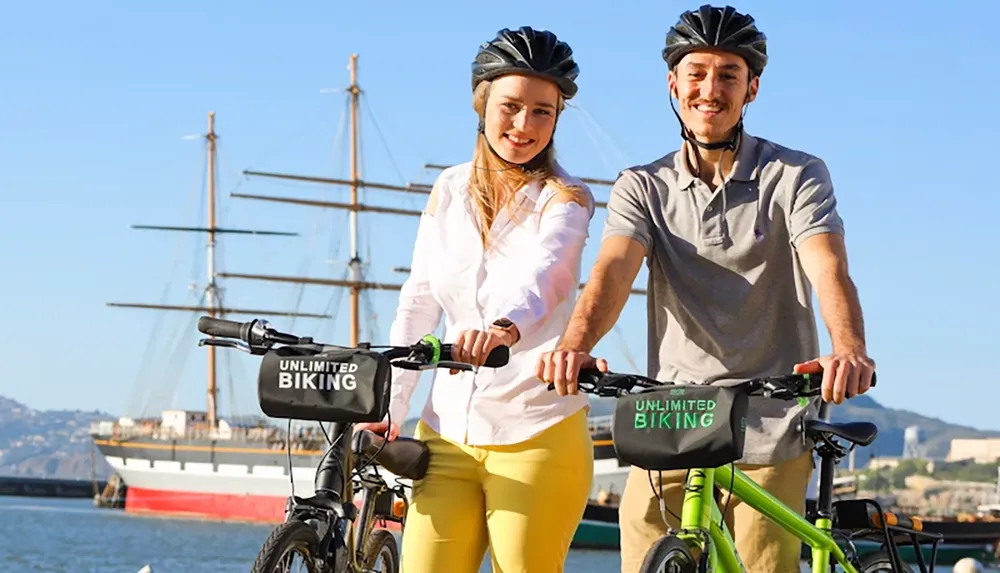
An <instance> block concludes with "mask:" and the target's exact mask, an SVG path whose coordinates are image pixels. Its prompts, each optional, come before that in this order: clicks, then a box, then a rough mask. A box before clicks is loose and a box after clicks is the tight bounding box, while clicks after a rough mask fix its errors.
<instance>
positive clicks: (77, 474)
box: [0, 396, 1000, 479]
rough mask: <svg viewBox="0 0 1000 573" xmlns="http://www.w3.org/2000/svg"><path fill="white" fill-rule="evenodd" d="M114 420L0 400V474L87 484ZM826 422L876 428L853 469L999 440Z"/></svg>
mask: <svg viewBox="0 0 1000 573" xmlns="http://www.w3.org/2000/svg"><path fill="white" fill-rule="evenodd" d="M591 405H592V409H591V415H592V416H603V415H610V414H611V413H612V412H613V409H614V406H613V402H612V401H611V400H610V399H606V398H601V399H592V400H591ZM113 417H114V416H112V415H110V414H107V413H104V412H97V411H94V412H84V411H76V410H48V411H43V410H33V409H31V408H29V407H27V406H25V405H24V404H21V403H19V402H16V401H14V400H11V399H8V398H4V397H2V396H0V474H8V475H9V474H13V475H32V476H48V477H67V478H83V479H89V477H90V471H91V469H90V451H89V447H90V446H91V444H92V443H93V442H92V440H91V437H90V435H89V434H88V427H89V425H90V423H91V422H92V421H95V420H106V419H110V418H113ZM831 419H832V420H834V421H851V420H870V421H872V422H874V423H875V424H877V425H878V427H879V437H878V440H876V441H875V443H874V444H873V445H872V446H870V447H868V448H859V449H858V452H857V454H856V456H855V460H856V463H857V466H858V467H864V466H865V465H866V464H867V463H868V459H869V457H870V456H871V455H872V454H875V455H879V456H899V455H901V454H902V452H903V435H904V432H905V431H906V428H907V427H909V426H912V425H916V426H919V427H920V430H921V437H922V448H923V451H924V455H925V456H927V457H930V458H936V459H941V458H944V457H945V455H946V454H947V453H948V448H949V446H950V443H951V440H952V439H955V438H987V437H1000V432H998V431H983V430H978V429H976V428H971V427H966V426H960V425H956V424H949V423H947V422H944V421H942V420H939V419H937V418H932V417H929V416H924V415H921V414H917V413H915V412H910V411H907V410H896V409H892V408H886V407H885V406H882V405H881V404H879V403H878V402H876V401H875V400H873V399H871V398H869V397H868V396H861V397H859V398H855V399H854V400H851V401H849V402H847V403H845V404H842V405H840V406H835V407H833V408H832V415H831ZM416 423H417V420H416V419H415V418H413V419H409V420H407V421H406V423H405V424H403V427H402V433H403V434H404V435H407V436H411V435H413V430H414V428H415V427H416ZM94 462H95V465H96V473H97V477H98V479H106V478H107V477H108V476H110V475H111V473H112V470H111V467H110V466H109V465H108V464H107V462H105V461H104V459H103V458H102V457H101V455H100V454H99V453H98V452H96V451H95V455H94Z"/></svg>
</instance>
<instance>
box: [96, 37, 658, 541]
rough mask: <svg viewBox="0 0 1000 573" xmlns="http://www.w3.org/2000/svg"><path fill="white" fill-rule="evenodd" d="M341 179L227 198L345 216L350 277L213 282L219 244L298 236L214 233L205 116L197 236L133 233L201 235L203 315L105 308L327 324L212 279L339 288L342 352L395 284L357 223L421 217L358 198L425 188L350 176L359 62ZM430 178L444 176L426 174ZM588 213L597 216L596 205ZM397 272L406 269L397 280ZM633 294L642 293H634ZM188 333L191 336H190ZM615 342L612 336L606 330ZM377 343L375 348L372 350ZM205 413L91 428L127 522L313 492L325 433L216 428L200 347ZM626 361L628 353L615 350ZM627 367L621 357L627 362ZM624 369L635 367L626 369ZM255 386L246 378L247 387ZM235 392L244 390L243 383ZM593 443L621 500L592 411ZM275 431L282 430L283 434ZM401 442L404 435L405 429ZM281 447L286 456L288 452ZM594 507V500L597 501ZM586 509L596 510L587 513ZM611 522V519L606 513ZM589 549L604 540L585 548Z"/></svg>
mask: <svg viewBox="0 0 1000 573" xmlns="http://www.w3.org/2000/svg"><path fill="white" fill-rule="evenodd" d="M349 69H350V77H351V83H350V86H349V87H348V88H347V89H346V91H347V93H348V94H349V98H350V171H351V178H350V179H331V178H324V177H311V176H302V175H290V174H279V173H265V172H257V171H244V174H246V175H250V176H261V177H270V178H277V179H284V180H292V181H303V182H312V183H323V184H332V185H342V186H349V187H350V203H335V202H329V201H318V200H312V199H296V198H285V197H273V196H263V195H250V194H239V193H231V194H230V196H231V197H235V198H243V199H253V200H262V201H273V202H279V203H290V204H297V205H303V206H311V207H322V208H333V209H342V210H347V211H349V213H348V216H349V223H350V224H349V228H350V242H351V244H350V260H349V269H348V270H349V278H346V279H333V278H309V277H293V276H276V275H263V274H241V273H229V272H219V271H218V270H217V269H216V247H217V240H218V239H219V238H220V237H221V236H223V235H259V236H296V235H297V234H296V233H286V232H276V231H256V230H245V229H232V228H225V227H219V226H217V225H216V212H217V206H216V139H217V134H216V132H215V115H214V112H213V113H210V114H209V116H208V131H207V133H206V134H205V136H204V139H205V143H206V147H207V155H208V158H207V159H208V161H207V169H208V173H207V181H206V184H207V200H208V204H207V225H206V226H204V227H179V226H149V225H135V226H133V228H139V229H153V230H166V231H181V232H193V233H202V234H204V235H206V236H207V241H206V251H205V252H206V266H207V284H206V287H205V289H204V292H203V300H204V305H203V306H182V305H169V304H142V303H108V305H109V306H113V307H125V308H143V309H152V310H160V311H180V312H186V313H191V315H192V317H196V316H197V315H200V314H207V315H209V316H212V317H227V316H230V315H241V316H243V317H301V318H312V319H329V318H331V317H330V316H329V315H326V314H316V313H301V312H297V311H276V310H267V309H247V308H232V307H229V306H227V305H225V304H223V303H222V302H221V299H220V284H219V282H218V279H220V278H228V279H247V280H259V281H272V282H280V283H295V284H300V285H322V286H328V287H333V288H338V289H347V290H348V291H349V293H350V343H351V345H357V344H358V343H359V338H360V319H361V316H360V314H361V313H360V296H361V293H363V292H364V291H367V290H380V291H397V290H399V288H400V285H398V284H387V283H380V282H372V281H369V280H366V279H365V276H364V271H363V265H362V260H361V257H360V255H359V248H358V221H357V214H358V213H359V212H362V211H364V212H372V213H379V214H385V215H398V216H411V217H418V216H419V215H420V211H418V210H408V209H400V208H396V207H381V206H374V205H368V204H363V203H360V202H359V201H358V191H359V189H361V188H365V187H367V188H372V189H377V190H384V191H394V192H401V193H416V194H422V195H428V194H429V193H430V189H431V186H430V185H427V184H414V183H411V184H409V185H407V186H398V185H389V184H384V183H375V182H370V181H365V180H362V179H361V178H360V177H359V170H358V155H359V153H358V107H359V96H360V94H361V89H360V87H359V85H358V81H357V55H352V56H351V60H350V66H349ZM426 167H428V168H430V169H437V170H440V169H443V168H445V166H442V165H433V164H428V165H427V166H426ZM584 181H586V182H587V183H589V184H592V185H593V184H596V185H610V184H611V183H612V182H610V181H605V180H599V179H592V178H587V179H584ZM598 206H600V207H603V206H605V204H604V203H598ZM397 270H398V271H401V272H406V271H408V269H397ZM633 292H634V293H635V294H644V291H642V290H640V289H636V290H634V291H633ZM190 334H192V335H193V334H195V333H194V332H193V331H192V332H191V333H190ZM616 335H618V336H620V335H621V333H620V331H616ZM376 342H377V341H376ZM201 350H204V351H205V352H207V362H208V372H207V378H208V380H207V382H208V383H207V408H206V409H205V410H204V411H190V410H183V409H166V410H163V411H162V412H161V413H160V416H159V417H155V418H138V419H135V418H130V417H122V418H119V419H118V420H106V421H101V422H97V423H95V424H93V425H92V427H91V434H92V436H93V437H94V442H95V444H96V447H97V448H98V449H99V451H100V452H101V454H102V455H103V456H104V458H105V459H106V460H107V462H108V463H109V465H110V466H111V467H112V468H113V469H114V471H115V472H116V473H117V474H118V476H120V478H121V480H122V481H123V482H124V484H125V487H126V488H127V489H126V493H125V503H124V508H125V510H126V511H127V512H134V513H146V514H164V515H174V516H189V517H199V518H209V519H222V520H240V521H259V522H278V521H281V520H282V519H283V518H284V510H285V500H286V498H287V496H288V495H289V493H290V492H291V488H292V484H294V491H295V493H296V495H300V496H301V495H311V494H312V493H313V491H314V490H313V478H314V476H315V470H316V467H317V466H318V464H319V461H320V457H321V456H322V455H323V453H324V451H325V448H326V446H327V442H326V439H325V437H324V435H323V433H322V432H321V431H320V430H319V428H317V427H316V424H315V423H312V424H311V425H304V426H303V427H302V429H301V430H299V431H298V432H295V431H291V425H288V427H287V429H283V428H281V427H280V426H279V425H275V424H274V423H272V421H269V420H268V419H267V418H264V417H263V416H259V417H249V418H248V417H235V416H230V417H223V416H220V413H219V408H218V400H217V398H218V386H217V379H218V373H217V370H218V368H217V359H216V348H215V347H214V346H207V347H205V348H204V349H199V351H201ZM625 353H626V356H627V357H628V355H627V350H626V351H625ZM628 360H629V361H631V358H630V357H628ZM632 366H633V367H635V368H638V367H637V366H635V364H634V363H633V364H632ZM250 379H251V380H253V379H255V376H253V377H251V378H250ZM245 382H250V380H246V381H245ZM591 422H592V432H593V435H594V439H595V452H594V453H595V482H594V486H593V495H592V497H594V498H595V499H596V498H597V497H598V496H599V495H603V494H602V493H601V492H611V494H612V496H613V494H614V492H620V491H621V489H622V486H623V484H624V478H625V475H626V469H627V468H624V467H622V464H621V463H620V462H619V461H618V459H617V458H616V457H615V455H614V449H613V447H612V446H611V440H610V437H611V436H610V425H609V422H610V408H609V407H608V406H607V405H606V404H602V403H599V401H595V410H594V411H593V412H592V418H591ZM282 425H284V424H282ZM404 431H405V430H404ZM289 446H290V447H289ZM602 501H603V500H602ZM594 505H595V507H597V506H599V505H603V504H599V503H597V502H595V504H594ZM607 509H608V510H611V511H613V508H611V507H608V508H607ZM601 510H602V508H597V509H591V510H588V516H586V517H585V520H584V524H583V527H581V534H580V535H581V536H582V537H581V543H582V544H583V545H587V544H589V543H588V542H587V539H588V538H589V537H590V536H591V535H592V534H593V535H597V537H606V535H604V534H600V532H598V533H593V532H588V531H587V530H586V527H587V526H592V527H596V528H598V529H599V530H602V531H603V530H607V529H614V533H613V537H614V539H615V542H616V540H617V523H616V521H617V520H616V519H613V518H612V517H610V516H611V515H612V514H610V513H609V514H608V515H591V514H592V513H593V511H601ZM594 543H595V544H603V543H606V540H599V539H597V538H595V542H594Z"/></svg>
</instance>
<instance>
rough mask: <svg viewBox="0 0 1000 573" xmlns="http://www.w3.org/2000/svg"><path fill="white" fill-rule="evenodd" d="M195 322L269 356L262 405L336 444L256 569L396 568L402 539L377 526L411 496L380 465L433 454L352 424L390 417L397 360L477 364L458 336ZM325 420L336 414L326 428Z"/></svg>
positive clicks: (404, 465) (499, 359)
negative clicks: (338, 336) (342, 341)
mask: <svg viewBox="0 0 1000 573" xmlns="http://www.w3.org/2000/svg"><path fill="white" fill-rule="evenodd" d="M198 330H199V331H200V332H201V333H203V334H207V335H209V336H212V337H217V338H206V339H202V340H201V341H200V342H199V346H202V345H206V344H208V345H214V346H221V347H226V348H236V349H238V350H241V351H243V352H247V353H249V354H253V355H258V356H262V360H261V366H260V370H259V374H258V383H257V394H258V402H259V403H260V406H261V410H262V411H263V412H264V413H265V414H266V415H268V416H271V417H277V418H286V419H289V420H292V419H297V420H308V421H316V422H320V428H321V429H322V430H323V433H324V435H326V439H327V442H328V444H329V448H328V449H327V450H326V452H325V453H324V454H323V457H322V458H321V459H320V461H319V465H318V467H317V469H316V477H315V481H314V483H315V488H314V489H315V493H314V495H312V496H310V497H299V496H296V495H294V493H293V495H291V496H289V498H288V502H287V504H286V509H285V521H284V522H283V523H282V524H280V525H278V526H277V527H276V528H275V529H274V530H273V531H272V532H271V533H270V535H269V536H268V538H267V540H266V541H265V542H264V545H263V547H262V548H261V550H260V552H259V553H258V554H257V558H256V560H255V561H254V564H253V568H252V569H251V573H275V572H282V573H284V572H289V571H292V566H293V564H294V563H296V562H301V563H302V565H303V566H304V569H305V571H308V572H309V573H372V572H375V571H378V572H380V573H398V572H399V548H398V546H397V543H396V538H395V537H394V536H393V534H392V532H390V531H388V530H386V529H382V528H377V527H376V525H377V524H379V523H385V522H386V521H393V522H396V523H399V524H400V527H403V525H404V523H405V518H406V510H407V507H408V500H407V497H406V494H405V490H404V488H405V486H404V485H403V484H401V483H399V482H398V481H397V482H396V484H395V485H389V484H388V483H387V482H386V480H385V479H384V478H383V477H382V476H381V475H380V474H379V471H378V466H381V467H382V468H384V469H385V470H386V471H388V472H391V473H392V474H394V475H396V476H397V477H400V478H404V479H408V480H419V479H421V478H422V477H423V476H424V475H425V474H426V472H427V467H428V464H429V463H430V453H429V451H428V449H427V446H426V445H425V444H424V443H423V442H421V441H419V440H415V439H412V438H406V437H403V436H399V437H397V438H396V439H395V440H392V441H386V440H385V439H384V438H383V437H381V436H379V435H377V434H375V433H373V432H370V431H367V430H365V431H361V432H354V424H356V423H360V422H379V421H382V420H383V419H385V417H386V414H387V411H388V406H389V389H390V387H391V377H392V373H391V367H393V366H395V367H397V368H404V369H410V370H427V369H431V368H449V369H450V368H454V369H458V370H472V369H473V366H472V365H470V364H467V363H464V362H456V361H453V360H452V359H451V345H449V344H442V343H441V341H440V340H438V339H437V338H436V337H434V336H432V335H428V336H425V337H424V338H423V339H422V340H421V341H419V342H417V343H416V344H412V345H410V346H372V345H370V344H362V345H359V346H358V347H356V348H352V347H344V346H334V345H327V344H322V343H316V342H314V341H313V339H312V338H308V337H299V336H295V335H292V334H286V333H283V332H279V331H277V330H275V329H274V328H273V327H272V326H271V325H270V324H268V323H267V322H266V321H264V320H251V321H249V322H244V323H240V322H234V321H230V320H222V319H216V318H211V317H207V316H203V317H201V318H200V319H199V320H198ZM508 359H509V349H508V348H507V347H506V346H501V347H498V348H496V349H494V350H493V352H492V353H491V354H490V355H489V357H488V359H487V361H486V364H485V366H488V367H493V368H497V367H500V366H504V365H505V364H506V363H507V361H508ZM389 421H390V423H391V422H392V420H389ZM322 422H331V423H332V427H331V431H330V432H329V433H327V430H326V428H324V427H323V424H322ZM331 434H332V436H331ZM345 436H347V437H348V438H347V439H345ZM348 442H350V446H349V445H348ZM348 448H350V451H348ZM289 475H291V461H290V460H289ZM348 476H349V477H348ZM358 488H361V489H362V490H363V493H362V500H361V507H360V519H358V518H359V509H358V506H357V505H356V504H355V503H354V498H355V493H356V491H357V490H358ZM397 498H398V500H399V501H397ZM296 557H298V558H299V559H298V560H297V559H296ZM376 567H377V568H376ZM296 570H298V569H296Z"/></svg>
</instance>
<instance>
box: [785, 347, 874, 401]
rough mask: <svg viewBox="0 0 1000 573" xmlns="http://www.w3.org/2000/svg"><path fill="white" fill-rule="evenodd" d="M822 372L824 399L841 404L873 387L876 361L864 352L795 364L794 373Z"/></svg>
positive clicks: (846, 353) (848, 353) (840, 354)
mask: <svg viewBox="0 0 1000 573" xmlns="http://www.w3.org/2000/svg"><path fill="white" fill-rule="evenodd" d="M821 372H822V373H823V401H824V402H833V403H834V404H842V403H843V402H844V399H845V398H846V399H851V398H854V397H855V396H860V395H861V394H864V393H865V392H867V391H868V390H869V389H870V388H871V387H872V377H873V376H874V373H875V361H874V360H872V359H871V358H869V357H868V356H867V355H865V353H864V352H844V353H839V354H831V355H828V356H821V357H819V358H816V359H813V360H810V361H808V362H803V363H801V364H796V365H795V373H796V374H819V373H821Z"/></svg>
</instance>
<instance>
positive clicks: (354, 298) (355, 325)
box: [348, 54, 361, 346]
mask: <svg viewBox="0 0 1000 573" xmlns="http://www.w3.org/2000/svg"><path fill="white" fill-rule="evenodd" d="M350 69H351V86H350V88H348V90H349V91H350V94H351V212H350V214H349V215H350V227H351V262H350V265H351V281H352V282H353V283H354V284H352V285H351V346H357V345H358V339H359V338H360V334H361V320H360V316H359V314H360V313H359V309H358V307H359V300H358V299H359V298H360V297H361V289H359V288H358V282H359V281H360V280H361V257H360V256H359V255H358V210H357V206H358V181H359V180H360V177H359V176H358V96H359V95H360V94H361V88H360V87H358V55H357V54H351V66H350Z"/></svg>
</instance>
